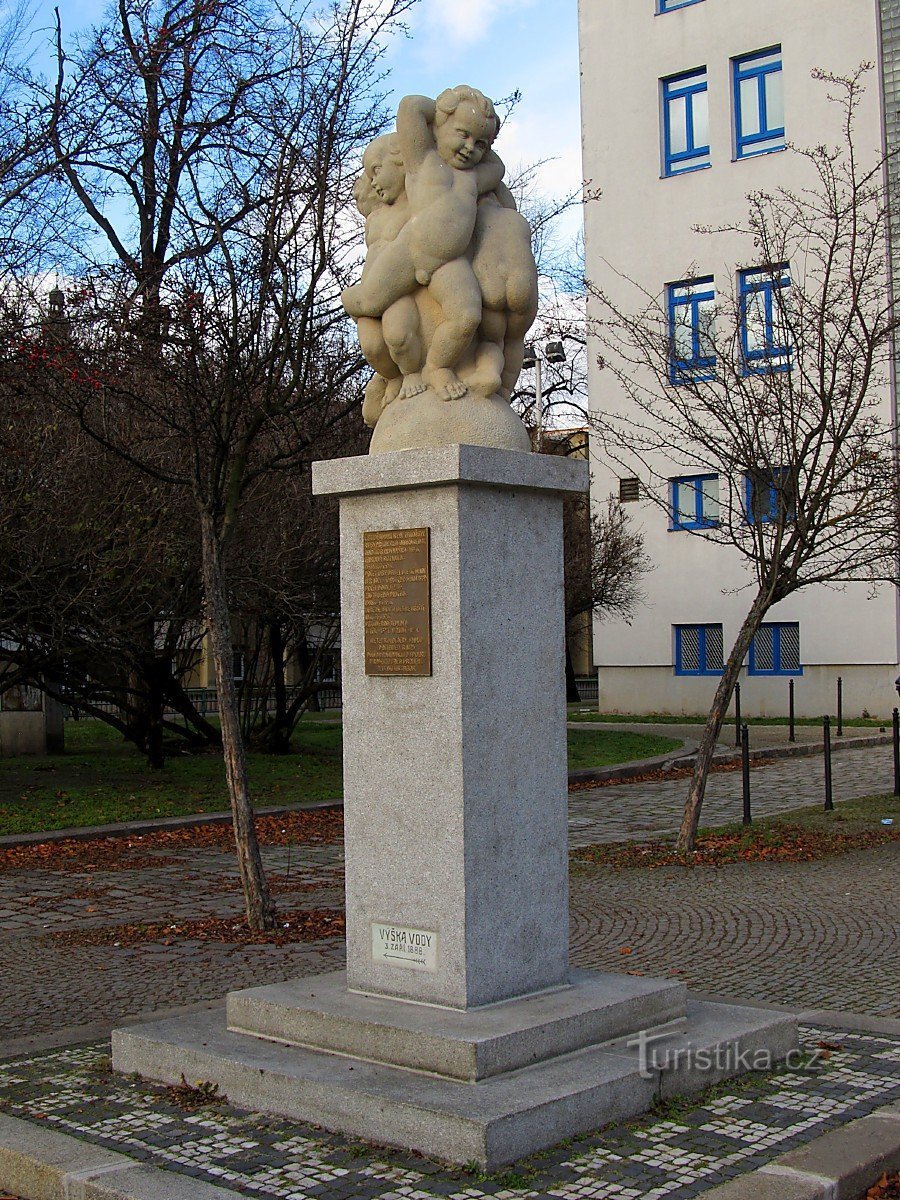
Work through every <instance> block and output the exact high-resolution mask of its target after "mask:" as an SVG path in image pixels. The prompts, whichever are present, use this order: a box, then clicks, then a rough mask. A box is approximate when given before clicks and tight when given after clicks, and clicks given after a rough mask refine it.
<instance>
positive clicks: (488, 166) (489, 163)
mask: <svg viewBox="0 0 900 1200" xmlns="http://www.w3.org/2000/svg"><path fill="white" fill-rule="evenodd" d="M505 174H506V167H504V165H503V163H502V161H501V160H500V159H499V158H498V157H497V155H496V154H495V153H494V151H493V150H488V152H487V154H485V156H484V158H483V159H482V160H481V162H480V163H479V164H478V166H477V167H476V168H475V180H476V183H477V184H478V195H479V196H483V195H485V193H487V192H493V191H494V189H495V188H496V187H497V185H498V184H499V183H501V182H502V180H503V176H504V175H505Z"/></svg>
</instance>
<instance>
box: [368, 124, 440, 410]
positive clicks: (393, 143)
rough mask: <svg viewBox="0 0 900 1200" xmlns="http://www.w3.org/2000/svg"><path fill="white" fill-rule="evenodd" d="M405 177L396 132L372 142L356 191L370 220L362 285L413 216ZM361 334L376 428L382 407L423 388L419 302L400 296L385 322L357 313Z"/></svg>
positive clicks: (383, 317) (369, 395) (385, 317)
mask: <svg viewBox="0 0 900 1200" xmlns="http://www.w3.org/2000/svg"><path fill="white" fill-rule="evenodd" d="M405 180H406V172H405V170H404V168H403V161H402V159H401V158H400V152H399V145H398V139H397V135H396V134H384V135H383V136H382V137H378V138H375V140H374V141H372V142H370V143H369V145H368V146H367V147H366V149H365V152H364V154H363V174H362V175H361V176H360V177H359V179H358V180H357V181H356V185H355V187H354V190H353V192H354V196H355V198H356V206H357V208H358V209H359V211H360V212H361V213H362V215H363V216H364V217H365V218H366V263H365V266H364V267H363V273H362V279H363V283H365V282H366V281H367V280H368V277H369V275H370V273H371V271H372V269H373V266H374V264H375V262H377V260H378V257H379V255H380V254H381V253H382V252H383V251H384V249H385V248H386V247H387V246H388V245H390V244H391V242H393V241H394V239H395V238H396V237H397V234H398V233H399V232H400V230H401V229H402V228H403V226H404V225H405V224H406V222H407V221H408V220H409V202H408V200H407V197H406V191H405ZM357 333H358V335H359V344H360V348H361V349H362V352H363V355H364V357H365V359H366V361H367V362H368V363H369V365H370V366H371V367H372V368H373V369H374V370H375V371H376V374H375V376H374V377H373V378H372V379H371V380H370V381H369V383H368V385H367V386H366V394H365V398H364V400H363V420H364V421H365V422H366V424H367V425H370V426H373V425H374V424H375V422H376V421H377V420H378V417H379V416H380V414H381V412H382V411H383V410H384V408H385V407H386V406H387V405H388V404H390V402H391V401H392V400H394V399H395V398H396V397H397V396H398V395H399V396H414V395H416V394H417V393H418V392H422V391H424V390H425V384H424V383H423V382H422V376H421V370H422V355H423V349H422V342H421V337H420V335H419V316H418V312H417V310H416V305H415V301H414V300H413V298H412V297H411V296H402V297H401V298H400V299H399V300H396V301H395V302H394V303H393V304H392V305H391V306H390V307H389V308H388V309H387V310H386V311H385V313H384V315H383V316H382V318H381V320H378V319H377V318H374V317H359V318H358V319H357Z"/></svg>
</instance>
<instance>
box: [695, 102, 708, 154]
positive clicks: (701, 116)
mask: <svg viewBox="0 0 900 1200" xmlns="http://www.w3.org/2000/svg"><path fill="white" fill-rule="evenodd" d="M691 115H692V116H693V118H694V145H695V146H708V145H709V96H708V94H707V93H706V92H705V91H704V92H695V93H694V105H693V109H692V113H691Z"/></svg>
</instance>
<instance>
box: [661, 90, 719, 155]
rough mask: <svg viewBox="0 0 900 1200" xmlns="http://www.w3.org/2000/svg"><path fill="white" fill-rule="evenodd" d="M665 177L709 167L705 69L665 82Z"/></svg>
mask: <svg viewBox="0 0 900 1200" xmlns="http://www.w3.org/2000/svg"><path fill="white" fill-rule="evenodd" d="M662 109H663V160H664V168H663V170H664V174H666V175H680V174H681V173H682V172H683V171H697V170H699V169H700V168H701V167H708V166H709V101H708V98H707V94H706V68H705V67H703V68H702V69H701V70H699V71H691V72H690V74H688V75H673V76H672V77H671V78H670V79H664V80H663V81H662Z"/></svg>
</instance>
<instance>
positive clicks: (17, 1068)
mask: <svg viewBox="0 0 900 1200" xmlns="http://www.w3.org/2000/svg"><path fill="white" fill-rule="evenodd" d="M802 1034H803V1040H804V1046H805V1049H806V1050H807V1053H808V1054H809V1055H815V1058H816V1061H815V1062H811V1061H809V1059H807V1060H806V1061H805V1062H804V1063H803V1064H801V1063H800V1062H797V1063H795V1064H792V1067H793V1069H783V1070H781V1071H779V1072H777V1073H775V1074H774V1075H769V1076H763V1077H760V1076H748V1077H745V1078H744V1079H742V1080H740V1081H737V1082H734V1083H730V1084H723V1085H720V1087H719V1088H717V1089H715V1092H714V1093H712V1094H710V1095H708V1096H707V1097H705V1098H704V1099H703V1100H702V1101H701V1102H700V1103H697V1104H684V1103H682V1104H680V1105H679V1104H676V1105H673V1106H671V1108H670V1110H669V1111H666V1112H659V1113H656V1114H651V1115H648V1116H646V1117H643V1118H640V1119H638V1120H635V1121H629V1122H627V1123H625V1124H623V1125H619V1126H614V1127H610V1128H608V1129H606V1130H603V1131H597V1132H595V1133H591V1134H589V1135H587V1136H584V1137H580V1138H577V1139H574V1140H573V1141H571V1142H569V1143H567V1144H565V1145H563V1146H558V1147H556V1148H555V1149H553V1150H550V1151H548V1152H545V1153H543V1154H541V1155H536V1156H535V1157H534V1158H531V1159H525V1160H522V1161H521V1162H519V1163H517V1164H516V1165H515V1167H514V1168H513V1169H512V1170H509V1171H503V1172H498V1173H497V1174H496V1175H489V1176H485V1175H481V1174H475V1173H472V1172H469V1171H467V1170H465V1169H457V1170H452V1169H447V1168H443V1167H441V1166H439V1165H438V1164H437V1163H433V1162H429V1161H428V1160H425V1159H422V1158H420V1157H419V1156H417V1155H412V1154H405V1153H403V1152H400V1151H389V1150H383V1151H382V1150H376V1149H375V1148H374V1147H371V1146H368V1145H363V1144H360V1143H356V1142H353V1141H351V1140H350V1139H348V1138H346V1137H342V1136H340V1135H336V1134H328V1133H325V1132H324V1131H322V1130H318V1129H313V1128H311V1127H309V1126H300V1127H298V1125H297V1124H296V1123H295V1122H291V1121H287V1120H284V1119H281V1118H278V1117H267V1116H261V1115H256V1114H252V1113H246V1112H243V1111H241V1110H239V1109H234V1108H231V1107H229V1106H227V1105H226V1104H217V1105H206V1106H204V1107H202V1108H200V1109H199V1110H197V1111H195V1112H192V1113H185V1112H184V1111H182V1110H180V1109H179V1108H178V1107H177V1106H176V1104H174V1103H173V1097H172V1096H170V1095H169V1094H168V1093H167V1092H166V1090H165V1089H163V1088H154V1087H151V1086H150V1085H148V1084H146V1083H143V1082H139V1081H133V1080H129V1079H125V1078H123V1077H121V1076H113V1075H111V1074H110V1072H109V1060H108V1058H107V1057H106V1051H107V1045H106V1043H101V1044H99V1045H98V1044H94V1045H89V1046H82V1047H75V1048H68V1049H65V1050H61V1051H54V1052H51V1053H46V1052H45V1053H43V1054H38V1055H33V1056H27V1057H21V1058H19V1059H16V1060H13V1061H11V1062H7V1063H5V1064H4V1063H0V1109H3V1110H5V1111H7V1112H10V1113H12V1114H13V1115H15V1116H17V1117H20V1118H25V1119H32V1120H37V1121H40V1123H41V1126H42V1127H43V1128H45V1129H46V1128H47V1127H50V1128H53V1129H56V1130H59V1131H61V1132H64V1133H68V1134H70V1135H71V1134H74V1135H75V1136H77V1137H78V1138H80V1139H82V1140H85V1141H90V1142H93V1143H95V1144H99V1145H102V1146H104V1147H107V1148H108V1149H111V1150H116V1151H119V1152H120V1153H123V1152H124V1153H125V1154H127V1155H128V1156H130V1157H131V1158H134V1159H139V1160H141V1161H143V1162H149V1163H152V1164H154V1165H156V1166H161V1167H163V1168H167V1169H169V1170H172V1171H176V1172H178V1173H179V1174H185V1175H190V1176H193V1177H195V1178H198V1179H204V1180H207V1181H209V1182H212V1183H218V1184H220V1185H224V1186H226V1187H228V1188H230V1189H233V1190H240V1191H241V1192H245V1193H247V1194H250V1195H254V1196H258V1197H261V1198H262V1200H306V1198H308V1197H311V1196H315V1197H316V1198H317V1200H345V1198H349V1197H356V1198H362V1200H398V1198H399V1197H404V1198H405V1200H438V1198H443V1197H446V1198H448V1200H480V1198H481V1197H492V1198H494V1200H511V1198H512V1197H520V1198H523V1200H524V1198H532V1197H534V1198H537V1197H558V1198H559V1200H608V1198H611V1197H615V1198H616V1200H638V1198H640V1197H671V1198H672V1200H689V1197H693V1196H698V1195H701V1194H702V1193H703V1192H706V1191H708V1190H709V1189H710V1188H713V1187H716V1186H717V1185H718V1184H720V1183H722V1182H724V1181H725V1180H727V1179H731V1178H734V1177H735V1176H738V1175H741V1174H743V1173H744V1172H747V1171H752V1170H754V1169H755V1168H757V1167H759V1166H762V1165H763V1164H764V1163H766V1162H770V1161H771V1160H772V1159H774V1158H776V1157H777V1156H778V1155H780V1154H783V1153H785V1152H786V1151H787V1150H790V1149H793V1148H794V1147H796V1146H800V1145H803V1144H804V1143H806V1142H808V1141H810V1140H812V1139H813V1138H815V1137H818V1136H819V1135H821V1134H823V1133H825V1132H827V1131H828V1130H830V1129H834V1128H837V1127H838V1126H840V1125H842V1124H844V1123H846V1122H847V1121H850V1120H853V1119H855V1118H857V1117H861V1116H865V1115H866V1114H868V1113H870V1112H872V1111H873V1110H874V1109H876V1108H878V1107H880V1106H881V1105H883V1104H887V1103H889V1102H890V1101H891V1099H892V1098H894V1097H895V1096H898V1095H900V1042H898V1040H897V1039H895V1038H890V1037H886V1036H873V1035H864V1034H848V1033H837V1032H835V1031H834V1030H831V1029H823V1028H806V1029H804V1030H803V1031H802Z"/></svg>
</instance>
